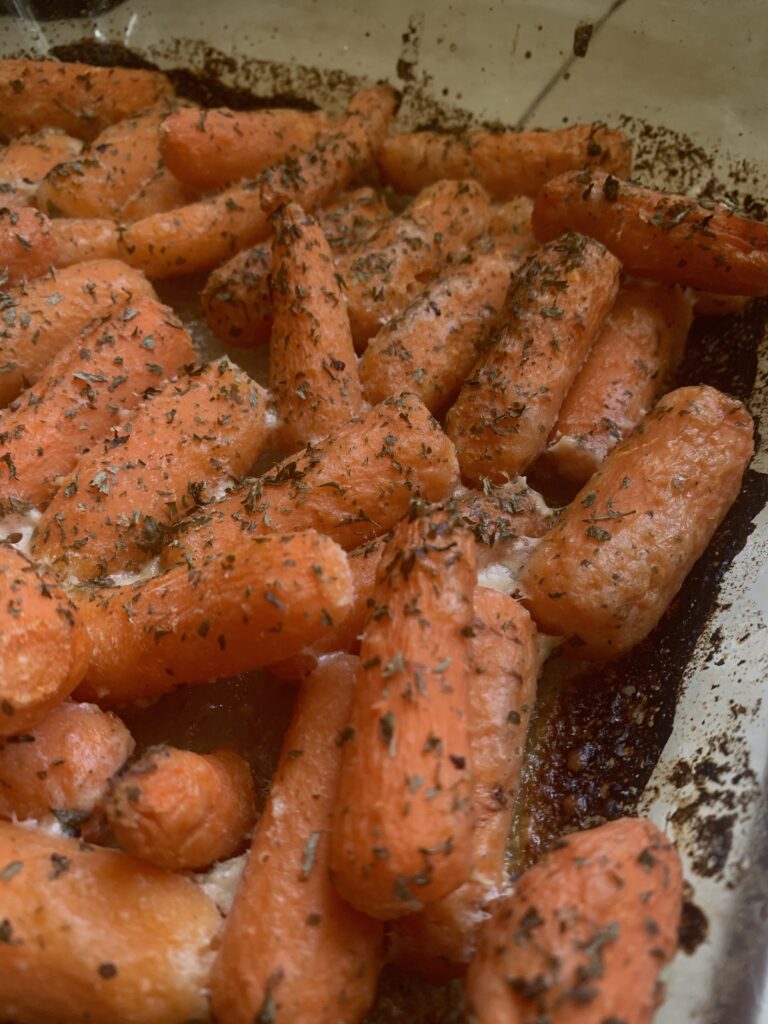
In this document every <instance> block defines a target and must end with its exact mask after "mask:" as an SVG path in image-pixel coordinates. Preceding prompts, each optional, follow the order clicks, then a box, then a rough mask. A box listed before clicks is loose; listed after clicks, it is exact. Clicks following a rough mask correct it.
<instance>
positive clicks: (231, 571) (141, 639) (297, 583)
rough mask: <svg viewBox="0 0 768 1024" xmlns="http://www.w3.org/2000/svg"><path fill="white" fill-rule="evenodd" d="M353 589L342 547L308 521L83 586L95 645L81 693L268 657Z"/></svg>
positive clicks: (289, 650)
mask: <svg viewBox="0 0 768 1024" xmlns="http://www.w3.org/2000/svg"><path fill="white" fill-rule="evenodd" d="M353 597H354V594H353V590H352V577H351V575H350V572H349V568H348V566H347V558H346V555H345V554H344V552H343V551H342V550H341V549H340V548H339V547H338V545H336V544H334V542H333V541H332V540H329V539H328V538H327V537H321V536H319V535H318V534H317V533H315V531H314V530H307V531H306V532H304V533H296V534H293V535H291V536H284V535H281V534H273V535H272V536H269V537H259V538H253V539H252V540H251V541H250V542H249V543H248V544H241V545H240V547H239V548H233V549H232V550H231V551H229V552H226V555H225V557H222V558H221V559H211V560H210V561H208V562H206V563H205V564H204V565H201V566H200V567H198V568H197V569H195V570H191V569H188V568H187V567H186V566H178V567H177V568H175V569H171V570H170V571H168V572H166V573H164V574H163V575H162V576H159V577H157V578H155V579H150V580H146V581H144V582H142V583H134V584H131V585H129V586H125V587H117V588H105V589H104V590H102V591H93V592H91V593H87V592H86V593H84V594H83V595H82V597H81V598H80V612H81V615H82V618H83V620H84V622H85V624H86V627H87V630H88V634H89V637H90V639H91V642H92V644H93V654H92V657H91V663H90V666H89V668H88V672H87V673H86V676H85V679H84V681H83V683H82V684H81V686H80V689H79V690H78V694H79V696H80V697H81V698H82V699H85V700H87V699H91V698H93V697H98V699H99V701H108V702H110V703H117V702H120V701H125V700H137V699H138V698H141V697H154V696H159V695H160V694H162V693H166V692H168V691H169V690H173V689H174V688H175V687H176V686H179V685H181V684H184V683H203V682H207V681H208V680H209V679H214V678H218V677H222V676H231V675H236V674H237V673H238V672H246V671H248V670H250V669H254V668H259V667H261V666H262V665H268V664H270V662H273V661H277V660H278V658H280V657H286V656H288V655H290V654H294V653H296V652H298V651H300V650H301V648H302V647H303V646H304V645H305V644H308V643H312V642H313V640H316V639H317V638H318V637H320V636H322V635H323V633H324V632H325V631H326V630H327V629H331V628H332V627H333V626H334V624H335V623H336V622H340V621H341V620H342V619H343V618H344V616H345V615H346V614H347V613H348V611H349V610H350V608H351V606H352V600H353Z"/></svg>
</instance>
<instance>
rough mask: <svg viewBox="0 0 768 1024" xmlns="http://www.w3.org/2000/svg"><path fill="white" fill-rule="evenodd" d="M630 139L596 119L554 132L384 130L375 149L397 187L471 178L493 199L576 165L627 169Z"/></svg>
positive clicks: (534, 188) (531, 190) (531, 192)
mask: <svg viewBox="0 0 768 1024" xmlns="http://www.w3.org/2000/svg"><path fill="white" fill-rule="evenodd" d="M631 159H632V144H631V142H630V141H629V139H628V138H627V137H626V135H624V134H623V132H620V131H616V130H615V129H611V128H605V127H604V126H602V125H599V124H577V125H573V126H572V127H570V128H562V129H560V130H559V131H522V132H518V131H486V130H478V131H473V132H469V133H468V134H467V135H466V136H465V137H463V138H462V137H460V136H456V135H441V134H440V133H438V132H412V133H405V134H402V135H389V136H388V137H387V138H386V139H385V140H384V142H383V144H382V146H381V148H380V149H379V152H378V161H379V167H380V168H381V172H382V174H383V175H384V180H385V181H386V182H387V183H388V184H389V185H393V186H394V187H395V188H396V189H398V191H400V192H411V193H412V192H418V191H419V190H420V189H422V188H425V187H426V186H427V185H431V184H432V183H433V182H435V181H439V180H440V179H441V178H454V179H456V178H473V179H474V180H475V181H479V182H480V184H481V185H483V186H485V188H487V189H488V191H489V192H490V193H491V195H492V196H493V197H494V198H496V199H512V198H514V197H515V196H519V195H525V196H535V195H536V193H537V192H538V191H539V189H540V188H541V187H542V185H544V184H545V183H546V182H547V181H548V180H549V179H550V178H553V177H554V176H555V175H556V174H561V173H562V172H563V171H570V170H573V169H576V168H580V167H585V166H587V165H589V166H591V167H601V168H603V169H604V170H606V171H613V172H615V173H616V174H624V175H626V174H629V170H630V163H631Z"/></svg>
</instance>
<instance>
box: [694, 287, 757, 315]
mask: <svg viewBox="0 0 768 1024" xmlns="http://www.w3.org/2000/svg"><path fill="white" fill-rule="evenodd" d="M689 294H690V297H691V299H692V301H693V315H694V316H731V315H733V314H735V313H741V312H743V311H744V307H745V306H746V305H747V303H748V302H749V298H748V297H747V296H745V295H718V294H717V293H716V292H697V291H695V290H693V289H692V290H691V291H690V293H689Z"/></svg>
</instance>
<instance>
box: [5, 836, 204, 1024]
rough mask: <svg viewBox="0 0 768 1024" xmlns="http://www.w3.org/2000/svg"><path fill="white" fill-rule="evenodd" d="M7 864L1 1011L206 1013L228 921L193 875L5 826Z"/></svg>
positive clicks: (169, 1023) (171, 1019) (183, 1017)
mask: <svg viewBox="0 0 768 1024" xmlns="http://www.w3.org/2000/svg"><path fill="white" fill-rule="evenodd" d="M0 864H1V865H3V867H2V870H0V907H1V908H2V911H1V912H0V917H1V920H0V934H2V936H3V941H2V942H0V1018H3V1019H6V1020H14V1021H18V1022H19V1024H22V1022H23V1024H43V1022H44V1021H56V1022H57V1024H82V1022H83V1021H84V1020H90V1021H93V1022H94V1024H95V1022H97V1021H118V1020H120V1021H131V1022H132V1024H183V1022H185V1021H191V1020H204V1019H205V1018H206V1017H207V1015H208V999H207V987H208V981H209V976H210V969H211V961H212V959H213V952H214V949H215V947H216V941H217V936H218V932H219V928H220V926H221V917H220V915H219V912H218V910H217V909H216V905H215V903H214V902H213V900H212V899H210V897H209V896H207V895H206V894H205V893H204V892H203V890H202V889H201V888H200V886H198V885H196V884H195V882H193V881H192V880H191V879H189V878H183V877H181V876H179V875H177V874H174V873H173V872H171V871H164V870H162V869H161V868H155V867H152V866H151V865H149V864H142V863H141V862H140V861H137V860H134V859H133V858H132V857H128V856H127V855H126V854H124V853H120V852H118V851H116V850H102V849H98V848H97V847H94V846H88V845H86V844H81V843H80V842H79V841H78V840H76V839H70V838H67V837H66V836H52V835H47V834H46V833H44V832H42V831H40V830H38V829H30V828H23V827H22V826H20V825H13V824H10V823H9V822H0ZM42 979H45V983H44V984H42V983H41V981H42Z"/></svg>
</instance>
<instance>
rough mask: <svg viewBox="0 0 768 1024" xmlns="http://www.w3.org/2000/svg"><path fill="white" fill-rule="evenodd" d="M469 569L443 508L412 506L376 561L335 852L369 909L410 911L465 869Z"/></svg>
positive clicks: (344, 876)
mask: <svg viewBox="0 0 768 1024" xmlns="http://www.w3.org/2000/svg"><path fill="white" fill-rule="evenodd" d="M475 580H476V566H475V551H474V544H473V542H472V539H471V536H470V535H469V534H468V533H467V532H465V531H464V530H463V529H462V528H461V526H460V525H459V524H458V521H457V519H456V518H455V517H454V516H452V515H451V514H449V513H445V512H440V511H429V510H426V511H422V510H419V509H418V508H414V510H413V513H412V515H410V516H409V517H408V518H406V519H403V520H402V521H401V522H400V523H398V524H397V525H396V526H395V528H394V530H393V533H392V539H391V540H390V541H389V542H388V544H387V547H386V550H385V552H384V555H383V557H382V560H381V562H380V564H379V567H378V570H377V573H376V587H375V590H374V595H373V596H374V602H375V607H374V610H373V612H372V614H371V616H370V618H369V620H368V624H367V626H366V630H365V634H364V636H363V641H362V645H361V649H360V659H361V666H360V671H359V673H358V678H357V686H356V688H355V694H354V699H353V705H352V714H351V728H350V730H349V734H348V739H347V742H345V744H344V747H343V751H344V758H343V763H342V775H341V782H340V784H339V791H338V795H337V797H336V803H335V814H334V831H333V835H332V852H331V870H332V875H333V879H334V882H335V884H336V887H337V889H338V890H339V892H340V894H341V895H342V896H343V897H344V899H346V900H349V902H350V903H352V905H353V906H356V907H358V909H360V910H364V911H365V912H366V913H368V914H370V915H371V916H373V917H379V918H384V919H387V918H398V917H403V916H404V915H407V914H412V913H414V912H415V911H417V910H420V909H421V908H422V907H424V906H425V905H428V904H431V903H434V902H435V901H436V900H439V899H441V898H442V897H444V896H446V895H447V894H448V893H449V892H451V891H452V890H454V889H456V888H457V887H458V886H459V885H461V884H462V883H463V882H465V881H466V880H467V878H468V876H469V871H470V865H471V856H472V781H471V780H472V776H471V758H470V754H471V752H470V749H469V722H468V695H467V687H468V676H469V668H468V661H467V655H468V636H469V634H470V633H471V631H472V630H471V626H472V591H473V589H474V586H475Z"/></svg>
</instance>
